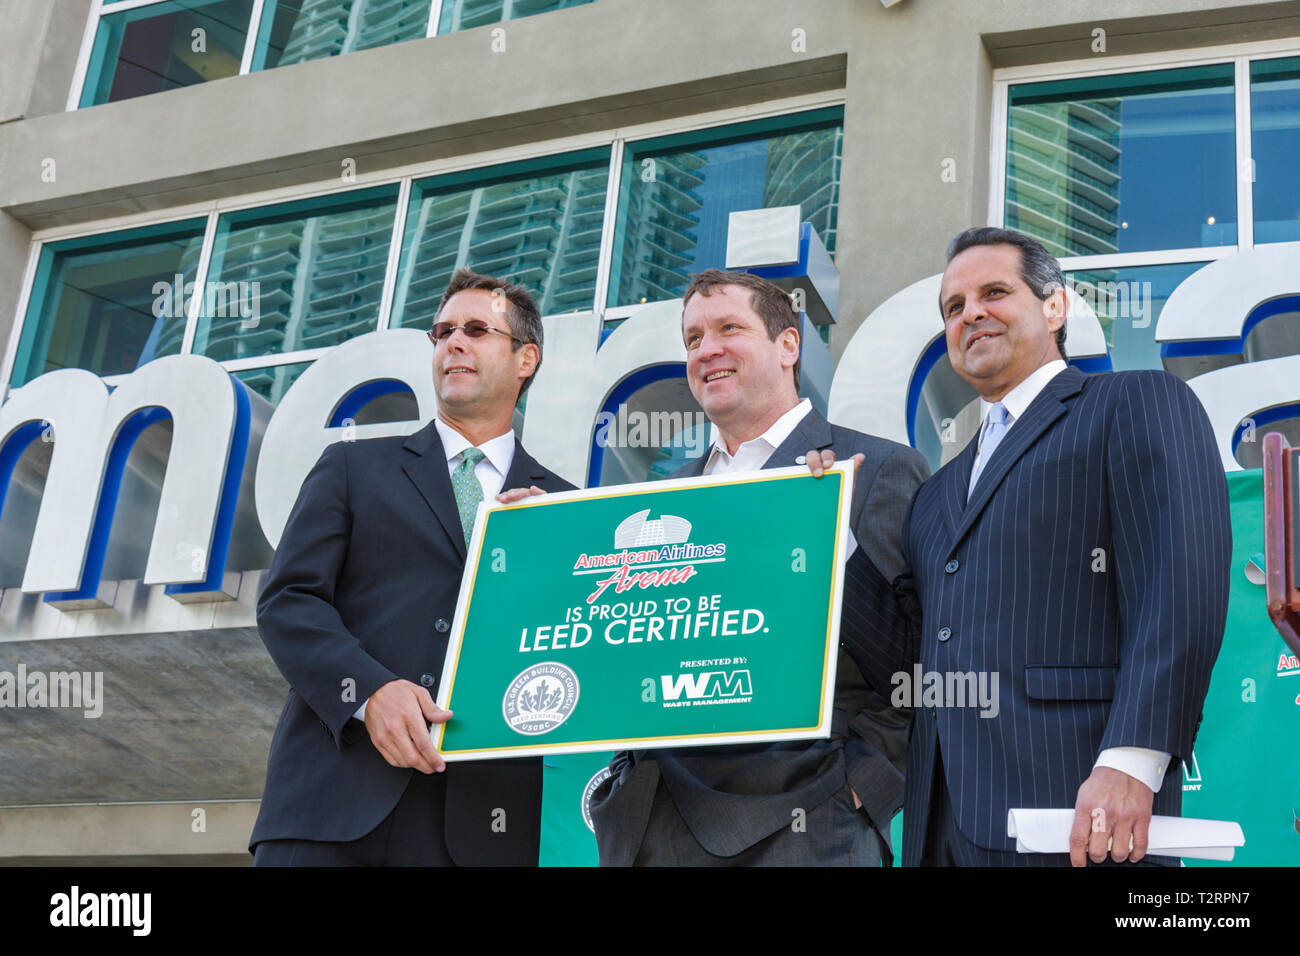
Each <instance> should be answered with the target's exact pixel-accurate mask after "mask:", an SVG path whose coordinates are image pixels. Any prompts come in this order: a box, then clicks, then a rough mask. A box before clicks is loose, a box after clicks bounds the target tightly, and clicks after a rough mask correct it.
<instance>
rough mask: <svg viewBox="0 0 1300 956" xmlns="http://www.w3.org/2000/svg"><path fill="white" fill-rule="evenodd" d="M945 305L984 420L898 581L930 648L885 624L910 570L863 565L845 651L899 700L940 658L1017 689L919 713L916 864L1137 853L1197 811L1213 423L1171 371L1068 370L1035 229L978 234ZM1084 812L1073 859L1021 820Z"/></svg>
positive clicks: (1224, 514)
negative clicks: (1010, 822) (1163, 824)
mask: <svg viewBox="0 0 1300 956" xmlns="http://www.w3.org/2000/svg"><path fill="white" fill-rule="evenodd" d="M939 305H940V311H941V313H942V316H943V319H944V322H945V325H946V339H947V346H948V357H949V360H950V361H951V363H952V367H953V369H954V370H955V371H956V372H957V373H958V374H959V375H960V376H961V377H962V378H963V379H965V380H966V381H967V382H969V383H970V384H971V385H972V386H974V388H975V389H976V390H977V391H978V392H979V394H980V397H981V421H982V425H981V428H980V431H979V434H978V435H977V436H976V438H975V439H974V440H972V441H971V443H970V445H969V446H968V447H967V448H966V449H965V450H964V451H963V452H962V453H961V454H960V455H958V456H957V457H956V458H954V459H953V460H952V461H950V462H949V463H948V464H947V465H946V466H945V467H943V468H942V469H940V470H939V471H938V472H937V473H936V474H935V475H934V477H933V478H931V479H930V480H929V481H927V482H926V483H925V484H924V485H923V486H922V488H921V489H920V491H919V492H918V493H917V495H916V498H915V500H914V501H913V503H912V506H911V509H910V510H909V512H908V517H907V521H906V524H905V527H904V532H903V540H904V550H905V554H906V557H907V564H908V569H907V571H906V572H905V573H904V574H903V575H902V576H900V578H899V580H898V581H897V582H896V586H895V588H894V590H895V591H896V592H897V594H898V595H899V598H900V602H901V607H902V611H903V613H904V614H905V615H906V616H908V617H910V618H911V620H912V621H913V623H914V625H916V627H915V629H914V631H913V638H912V640H911V641H910V642H903V643H901V644H900V643H899V642H897V641H896V640H895V636H896V635H897V634H899V633H901V631H900V629H899V628H898V627H897V626H890V625H889V623H888V622H887V621H885V620H884V619H882V617H881V615H880V614H879V613H878V610H879V608H881V607H884V606H886V605H887V603H888V602H887V600H886V599H885V598H883V597H882V596H881V592H882V589H888V587H889V582H888V579H887V577H885V576H882V575H879V574H878V573H877V569H875V568H871V567H869V566H867V565H865V564H863V563H862V562H857V561H854V560H850V562H849V568H848V570H847V571H846V597H845V613H844V618H843V626H842V638H843V639H844V640H845V641H846V644H847V645H848V646H849V648H850V650H851V651H852V653H853V655H854V657H855V659H857V660H858V661H859V663H860V664H861V665H862V667H863V669H864V672H866V673H867V674H868V675H869V679H870V681H871V682H872V683H873V685H874V686H876V687H881V686H883V684H884V682H886V681H893V682H895V683H896V684H897V682H898V681H899V680H900V679H901V678H900V677H899V675H900V674H902V675H911V674H913V673H914V670H913V667H914V665H915V664H916V663H917V662H918V661H919V665H920V670H921V671H922V673H923V674H926V675H928V674H931V673H933V674H937V675H941V676H943V675H951V674H976V675H979V674H984V675H996V676H997V677H999V678H1000V679H999V680H998V682H997V684H996V685H994V686H998V687H999V688H1000V700H999V701H998V705H999V706H997V707H996V708H995V709H994V711H995V713H996V716H986V715H987V714H988V711H987V710H985V711H981V710H980V709H977V708H976V707H973V706H964V707H963V706H953V703H954V702H953V701H950V700H941V701H939V704H938V705H937V706H931V705H928V704H927V705H926V706H921V707H918V709H917V711H916V723H915V728H914V730H913V735H912V742H911V747H910V752H909V763H908V771H907V797H906V802H905V806H904V817H903V819H904V836H903V841H904V851H903V852H904V862H905V864H907V865H917V864H918V863H927V864H959V865H1015V864H1022V865H1025V864H1027V865H1049V864H1056V865H1063V864H1067V863H1073V864H1074V865H1076V866H1082V865H1084V864H1085V855H1086V857H1087V858H1090V859H1091V860H1092V861H1093V862H1098V863H1099V862H1102V861H1103V860H1105V859H1106V856H1107V853H1109V856H1110V859H1111V861H1113V862H1115V863H1121V862H1125V861H1131V862H1137V861H1139V860H1141V859H1143V857H1144V855H1145V853H1146V849H1147V845H1148V842H1147V838H1148V827H1149V824H1150V820H1151V816H1152V813H1156V814H1166V815H1176V814H1178V812H1179V810H1180V807H1181V797H1182V793H1181V782H1182V780H1181V774H1180V761H1181V760H1186V759H1187V758H1188V757H1189V756H1190V754H1191V749H1192V742H1193V739H1194V737H1195V735H1196V730H1197V727H1198V726H1199V722H1200V717H1201V707H1202V704H1203V702H1204V699H1205V694H1206V691H1207V689H1208V685H1209V680H1210V671H1211V669H1212V667H1213V665H1214V660H1215V657H1216V656H1217V654H1218V649H1219V645H1220V643H1221V641H1222V638H1223V627H1224V622H1225V619H1226V614H1227V600H1228V566H1229V558H1230V553H1231V531H1230V526H1229V516H1228V499H1227V488H1226V482H1225V479H1224V476H1223V471H1222V468H1221V466H1220V464H1219V457H1218V454H1217V451H1216V446H1215V442H1214V437H1213V435H1212V432H1211V428H1210V423H1209V420H1208V418H1207V416H1206V414H1205V411H1204V409H1203V408H1202V406H1201V404H1200V402H1199V401H1198V400H1197V398H1196V397H1195V395H1194V394H1193V393H1192V391H1191V390H1190V389H1189V388H1188V387H1187V386H1186V385H1185V384H1184V383H1183V382H1182V381H1181V380H1179V379H1178V378H1176V377H1175V376H1173V375H1170V374H1168V373H1166V372H1162V371H1132V372H1118V373H1106V374H1096V375H1084V374H1083V373H1082V372H1080V371H1078V370H1077V369H1073V368H1069V367H1068V366H1067V365H1066V363H1065V361H1064V359H1065V349H1064V340H1065V320H1066V311H1067V299H1066V294H1065V291H1064V277H1063V275H1062V274H1061V270H1060V266H1059V265H1058V264H1057V262H1056V260H1055V259H1054V258H1053V257H1052V256H1051V254H1050V253H1049V252H1048V251H1047V250H1046V249H1045V248H1044V247H1043V246H1042V245H1041V244H1039V243H1037V242H1035V241H1034V240H1032V239H1029V238H1028V237H1025V236H1022V235H1020V234H1018V233H1014V232H1009V231H1006V230H1001V229H972V230H967V231H966V232H964V233H962V234H961V235H959V236H957V238H956V239H954V240H953V242H952V244H951V245H950V246H949V249H948V266H947V269H946V270H945V272H944V275H943V282H942V286H941V291H940V303H939ZM851 594H856V595H857V597H856V599H855V598H853V597H850V595H851ZM989 683H990V684H992V681H989ZM930 703H931V704H932V703H933V701H931V702H930ZM1067 807H1074V808H1075V817H1074V827H1073V830H1072V832H1071V835H1070V852H1069V855H1068V856H1067V855H1066V854H1064V853H1062V854H1051V855H1021V854H1017V853H1016V852H1015V843H1014V840H1012V839H1010V838H1009V837H1008V836H1007V812H1008V810H1010V809H1013V808H1067ZM1130 841H1131V847H1132V849H1131V850H1130ZM1152 862H1155V861H1154V860H1153V861H1152Z"/></svg>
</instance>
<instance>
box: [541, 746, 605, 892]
mask: <svg viewBox="0 0 1300 956" xmlns="http://www.w3.org/2000/svg"><path fill="white" fill-rule="evenodd" d="M613 758H614V752H613V751H608V752H606V753H595V754H558V755H557V754H553V755H551V756H549V757H543V758H542V843H541V848H540V850H539V852H538V857H537V864H538V866H595V865H596V861H597V858H598V857H597V852H596V834H595V832H593V830H592V829H591V817H590V810H589V809H588V806H589V803H590V801H591V794H592V792H593V791H594V790H595V789H596V787H597V785H599V783H600V781H601V780H603V779H604V778H605V777H607V776H608V775H609V762H610V760H612V759H613Z"/></svg>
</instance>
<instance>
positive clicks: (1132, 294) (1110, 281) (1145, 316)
mask: <svg viewBox="0 0 1300 956" xmlns="http://www.w3.org/2000/svg"><path fill="white" fill-rule="evenodd" d="M1204 265H1205V263H1203V262H1191V263H1180V264H1178V265H1165V266H1135V267H1132V268H1129V269H1090V270H1088V271H1086V272H1071V273H1069V275H1068V279H1067V281H1068V282H1069V284H1070V287H1071V288H1073V289H1074V291H1075V292H1076V293H1077V294H1078V295H1079V297H1080V298H1081V299H1083V300H1084V301H1085V302H1087V303H1088V304H1089V305H1090V306H1092V310H1093V311H1094V312H1096V313H1097V320H1098V321H1099V322H1100V323H1101V328H1102V331H1103V332H1105V334H1106V347H1107V348H1108V349H1109V350H1110V361H1111V367H1112V368H1113V369H1114V370H1115V371H1117V372H1121V371H1124V370H1126V369H1138V368H1155V369H1160V368H1164V367H1165V363H1164V362H1163V360H1162V359H1161V357H1160V344H1159V343H1158V342H1157V341H1156V325H1157V323H1159V321H1160V313H1161V312H1163V311H1164V308H1165V303H1166V302H1168V301H1169V296H1170V295H1171V294H1173V291H1174V289H1176V288H1178V286H1179V285H1180V284H1182V281H1183V280H1184V279H1186V278H1187V277H1188V276H1190V275H1191V274H1192V273H1193V272H1195V271H1196V270H1197V269H1200V268H1201V267H1202V266H1204Z"/></svg>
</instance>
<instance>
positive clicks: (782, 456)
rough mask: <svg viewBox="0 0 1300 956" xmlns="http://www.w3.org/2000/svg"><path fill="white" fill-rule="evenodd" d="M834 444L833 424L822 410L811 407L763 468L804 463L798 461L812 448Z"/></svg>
mask: <svg viewBox="0 0 1300 956" xmlns="http://www.w3.org/2000/svg"><path fill="white" fill-rule="evenodd" d="M832 444H834V438H833V436H832V435H831V425H830V422H828V421H827V420H826V419H825V418H823V417H822V414H821V412H819V411H817V409H815V408H814V409H811V410H810V411H809V412H808V414H807V415H805V416H804V417H803V418H801V419H800V420H799V424H798V425H796V426H795V427H794V431H792V432H791V433H790V437H788V438H787V439H786V440H785V441H783V442H781V445H780V447H778V448H777V449H776V451H774V452H772V454H771V456H770V457H769V458H768V459H767V462H766V463H765V464H764V465H763V469H764V470H767V469H768V468H789V467H791V466H793V465H802V464H803V462H802V461H796V459H798V458H802V457H803V456H804V455H806V454H807V453H808V452H809V451H811V450H812V449H814V448H815V449H817V450H818V451H821V450H822V449H823V448H829V447H830V446H831V445H832Z"/></svg>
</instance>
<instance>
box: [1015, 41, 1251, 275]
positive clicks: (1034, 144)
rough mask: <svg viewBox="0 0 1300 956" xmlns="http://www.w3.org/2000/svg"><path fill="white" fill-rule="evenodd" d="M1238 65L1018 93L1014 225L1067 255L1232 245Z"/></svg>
mask: <svg viewBox="0 0 1300 956" xmlns="http://www.w3.org/2000/svg"><path fill="white" fill-rule="evenodd" d="M1234 130H1235V114H1234V104H1233V67H1232V64H1230V63H1225V64H1218V65H1214V66H1206V67H1194V68H1190V69H1180V70H1155V71H1152V72H1149V73H1132V74H1126V75H1123V76H1105V77H1085V78H1080V79H1072V80H1062V81H1058V82H1051V83H1027V84H1018V85H1016V86H1013V87H1011V90H1010V95H1009V100H1008V119H1007V160H1006V220H1005V221H1006V225H1007V226H1008V228H1011V229H1016V230H1019V231H1021V232H1025V233H1028V234H1029V235H1031V236H1034V237H1035V238H1038V239H1040V240H1042V242H1043V243H1044V244H1045V245H1046V246H1047V248H1048V249H1050V250H1051V251H1052V252H1053V253H1055V254H1056V255H1058V256H1085V255H1104V254H1106V253H1114V252H1141V251H1148V250H1153V249H1183V248H1194V247H1199V246H1219V245H1232V244H1234V243H1236V241H1237V223H1236V219H1237V211H1236V210H1237V194H1236V177H1235V169H1236V138H1235V132H1234Z"/></svg>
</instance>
